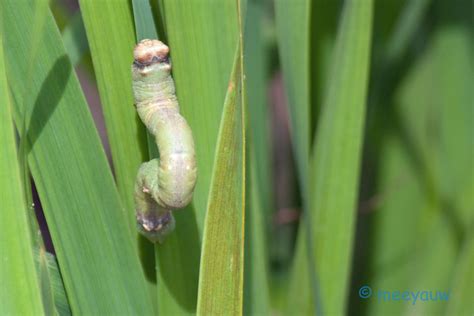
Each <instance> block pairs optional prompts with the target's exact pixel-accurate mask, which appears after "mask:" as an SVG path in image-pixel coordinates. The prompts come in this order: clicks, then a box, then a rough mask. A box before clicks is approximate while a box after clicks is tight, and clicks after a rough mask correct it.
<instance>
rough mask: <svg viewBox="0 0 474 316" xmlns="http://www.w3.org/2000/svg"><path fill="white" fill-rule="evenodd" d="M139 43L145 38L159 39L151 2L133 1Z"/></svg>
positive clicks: (145, 0)
mask: <svg viewBox="0 0 474 316" xmlns="http://www.w3.org/2000/svg"><path fill="white" fill-rule="evenodd" d="M132 4H133V17H134V22H135V33H136V35H137V42H139V41H140V40H142V39H145V38H156V39H157V38H158V32H157V31H156V28H155V22H154V20H153V13H152V11H151V6H150V2H149V0H132Z"/></svg>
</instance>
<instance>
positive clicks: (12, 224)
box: [0, 28, 45, 315]
mask: <svg viewBox="0 0 474 316" xmlns="http://www.w3.org/2000/svg"><path fill="white" fill-rule="evenodd" d="M0 29H1V28H0ZM2 38H3V32H2V33H0V104H1V106H0V146H1V148H2V154H1V155H0V200H1V201H2V203H1V206H0V213H1V217H2V220H1V221H0V249H2V252H1V259H0V279H1V280H2V286H1V289H0V302H1V304H0V314H2V315H43V314H44V313H45V310H44V307H43V303H42V299H41V292H40V285H39V282H38V275H37V271H36V268H35V263H34V257H33V238H32V236H31V231H30V228H29V226H30V224H29V216H28V215H27V210H29V208H27V206H26V201H25V200H24V194H23V192H22V184H21V181H22V180H21V176H20V166H19V165H18V156H17V151H16V141H15V133H14V128H13V116H12V111H11V107H10V100H9V95H8V88H7V78H6V75H5V62H4V58H3V56H4V54H3V47H4V46H3V40H2Z"/></svg>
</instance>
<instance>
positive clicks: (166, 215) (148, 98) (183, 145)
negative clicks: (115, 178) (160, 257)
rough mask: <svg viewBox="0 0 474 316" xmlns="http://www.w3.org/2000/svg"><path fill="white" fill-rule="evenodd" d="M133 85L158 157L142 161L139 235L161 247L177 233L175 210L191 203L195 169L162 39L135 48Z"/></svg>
mask: <svg viewBox="0 0 474 316" xmlns="http://www.w3.org/2000/svg"><path fill="white" fill-rule="evenodd" d="M133 53H134V62H133V64H132V85H133V95H134V99H135V105H136V109H137V112H138V115H139V116H140V119H141V120H142V121H143V123H144V124H145V126H146V127H147V129H148V130H149V131H150V133H151V134H153V135H154V136H155V141H156V144H157V146H158V150H159V152H160V158H159V159H158V158H156V159H153V160H151V161H149V162H145V163H143V164H142V165H141V166H140V168H139V170H138V174H137V178H136V182H135V192H134V199H135V211H136V218H137V225H138V229H139V231H140V232H141V233H142V234H143V235H145V236H146V237H147V238H148V239H149V240H150V241H152V242H156V241H159V242H160V243H161V242H163V240H164V237H165V236H166V235H168V234H169V233H170V232H171V231H173V229H174V226H175V220H174V218H173V214H172V211H173V210H176V209H180V208H183V207H185V206H186V205H187V204H189V202H191V199H192V196H193V191H194V186H195V184H196V177H197V167H196V160H195V151H194V140H193V135H192V131H191V128H190V127H189V125H188V123H187V122H186V120H185V119H184V118H183V117H182V116H181V115H180V113H179V104H178V100H177V98H176V94H175V86H174V81H173V78H172V77H171V65H170V62H169V58H168V53H169V48H168V46H166V45H165V44H163V43H162V42H160V41H158V40H148V39H146V40H142V41H141V42H140V43H138V45H137V46H136V47H135V49H134V52H133Z"/></svg>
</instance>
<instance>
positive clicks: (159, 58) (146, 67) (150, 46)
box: [133, 39, 171, 75]
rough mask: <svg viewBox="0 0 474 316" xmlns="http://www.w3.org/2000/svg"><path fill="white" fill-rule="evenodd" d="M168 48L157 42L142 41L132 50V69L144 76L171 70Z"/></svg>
mask: <svg viewBox="0 0 474 316" xmlns="http://www.w3.org/2000/svg"><path fill="white" fill-rule="evenodd" d="M169 51H170V50H169V48H168V46H166V45H165V44H163V42H160V41H159V40H150V39H144V40H142V41H140V43H138V44H137V46H135V49H134V50H133V58H134V61H133V68H134V69H135V70H137V71H138V72H140V73H141V74H142V75H146V74H147V73H149V72H152V71H156V70H166V71H168V72H169V71H170V70H171V65H170V62H169V58H168V55H169Z"/></svg>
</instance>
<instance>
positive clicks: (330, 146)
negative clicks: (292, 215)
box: [310, 0, 372, 315]
mask: <svg viewBox="0 0 474 316" xmlns="http://www.w3.org/2000/svg"><path fill="white" fill-rule="evenodd" d="M371 21H372V1H370V0H367V1H353V0H346V1H345V3H344V8H343V13H342V17H341V20H340V24H339V33H338V37H337V39H336V47H335V58H334V63H333V68H332V71H331V79H330V81H329V83H328V93H327V95H326V98H325V102H324V104H323V107H322V110H321V111H322V112H321V118H320V123H319V125H318V129H317V134H316V138H315V142H316V143H315V147H314V152H313V155H312V164H311V175H312V181H311V200H310V205H311V207H310V211H311V213H312V214H314V217H313V220H314V222H313V223H312V225H311V226H312V227H313V230H314V231H313V234H314V235H313V236H312V237H311V238H312V240H313V246H314V249H313V251H314V253H315V256H316V266H314V267H310V269H315V271H317V272H318V273H317V275H318V277H319V281H320V291H321V298H322V302H323V306H320V307H319V309H321V310H322V311H323V313H324V314H328V315H331V314H335V315H340V314H343V313H344V310H345V308H346V303H345V302H346V297H347V291H348V288H349V283H348V281H349V276H350V271H351V255H352V244H353V235H354V228H355V227H354V226H355V216H356V200H357V192H358V183H359V165H360V160H361V147H362V138H363V126H364V117H365V104H366V93H367V86H368V73H369V52H370V43H371V28H372V25H371V24H372V23H371Z"/></svg>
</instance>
